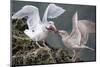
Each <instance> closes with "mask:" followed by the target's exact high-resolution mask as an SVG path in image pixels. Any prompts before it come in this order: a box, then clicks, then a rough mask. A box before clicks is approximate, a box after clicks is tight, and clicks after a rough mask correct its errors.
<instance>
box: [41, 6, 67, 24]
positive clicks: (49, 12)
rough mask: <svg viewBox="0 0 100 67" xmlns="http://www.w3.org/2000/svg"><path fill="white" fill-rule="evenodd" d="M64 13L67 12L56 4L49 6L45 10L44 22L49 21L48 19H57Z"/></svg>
mask: <svg viewBox="0 0 100 67" xmlns="http://www.w3.org/2000/svg"><path fill="white" fill-rule="evenodd" d="M64 12H65V10H64V9H63V8H61V7H59V6H56V5H55V4H49V5H48V7H47V8H46V10H45V13H44V16H43V19H42V21H43V22H45V21H47V18H51V19H52V18H56V17H58V16H60V15H61V14H62V13H64Z"/></svg>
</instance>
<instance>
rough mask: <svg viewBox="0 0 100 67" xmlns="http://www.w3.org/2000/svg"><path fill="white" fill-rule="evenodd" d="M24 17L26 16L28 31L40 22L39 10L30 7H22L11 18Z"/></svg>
mask: <svg viewBox="0 0 100 67" xmlns="http://www.w3.org/2000/svg"><path fill="white" fill-rule="evenodd" d="M25 16H28V19H27V25H28V28H29V29H33V28H34V27H35V26H36V24H38V23H39V22H40V16H39V10H38V8H37V7H35V6H32V5H26V6H24V7H22V9H20V10H19V11H18V12H16V13H15V14H14V15H13V16H12V19H21V18H23V17H25Z"/></svg>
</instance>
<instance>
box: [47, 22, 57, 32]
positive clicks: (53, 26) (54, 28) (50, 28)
mask: <svg viewBox="0 0 100 67" xmlns="http://www.w3.org/2000/svg"><path fill="white" fill-rule="evenodd" d="M46 29H47V30H48V31H49V32H52V31H54V32H57V31H58V30H57V28H56V26H55V25H54V22H53V21H49V22H48V24H46Z"/></svg>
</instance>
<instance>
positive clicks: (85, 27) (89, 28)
mask: <svg viewBox="0 0 100 67" xmlns="http://www.w3.org/2000/svg"><path fill="white" fill-rule="evenodd" d="M78 24H79V29H80V32H81V37H82V39H81V44H83V45H85V44H86V43H87V40H88V35H89V33H95V30H96V29H95V28H96V27H95V26H96V25H95V23H94V22H92V21H89V20H79V22H78Z"/></svg>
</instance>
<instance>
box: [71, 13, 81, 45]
mask: <svg viewBox="0 0 100 67" xmlns="http://www.w3.org/2000/svg"><path fill="white" fill-rule="evenodd" d="M72 26H73V28H72V32H71V34H70V37H71V39H73V41H74V42H75V43H77V45H79V44H80V41H81V33H80V31H79V28H78V15H77V12H76V13H75V14H74V16H73V18H72Z"/></svg>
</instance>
